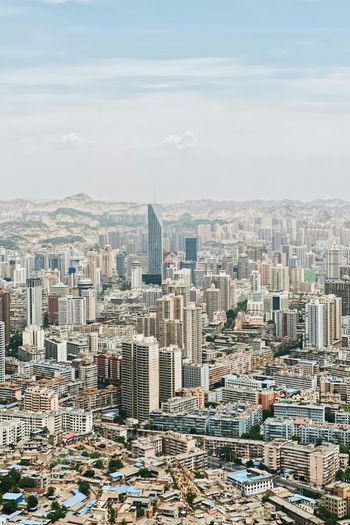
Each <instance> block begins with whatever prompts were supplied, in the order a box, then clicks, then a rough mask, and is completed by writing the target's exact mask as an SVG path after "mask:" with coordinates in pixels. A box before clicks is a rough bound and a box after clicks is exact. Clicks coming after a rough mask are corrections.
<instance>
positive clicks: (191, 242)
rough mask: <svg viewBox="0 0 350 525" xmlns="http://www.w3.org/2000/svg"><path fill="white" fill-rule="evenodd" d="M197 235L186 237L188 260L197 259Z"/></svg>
mask: <svg viewBox="0 0 350 525" xmlns="http://www.w3.org/2000/svg"><path fill="white" fill-rule="evenodd" d="M197 245H198V238H197V237H186V239H185V248H186V261H194V262H196V261H197Z"/></svg>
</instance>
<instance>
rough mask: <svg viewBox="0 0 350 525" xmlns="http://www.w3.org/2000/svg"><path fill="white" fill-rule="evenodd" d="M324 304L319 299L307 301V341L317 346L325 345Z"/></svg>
mask: <svg viewBox="0 0 350 525" xmlns="http://www.w3.org/2000/svg"><path fill="white" fill-rule="evenodd" d="M324 309H325V307H324V304H322V303H321V302H320V301H319V300H318V299H315V300H313V301H311V302H310V303H307V305H306V307H305V311H306V327H305V328H306V330H305V332H306V343H307V344H308V345H310V346H314V347H315V348H323V347H324V315H325V314H324Z"/></svg>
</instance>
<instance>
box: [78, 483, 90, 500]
mask: <svg viewBox="0 0 350 525" xmlns="http://www.w3.org/2000/svg"><path fill="white" fill-rule="evenodd" d="M78 487H79V490H80V492H82V493H83V494H85V496H89V495H90V485H89V483H88V482H87V481H83V480H80V481H79V484H78Z"/></svg>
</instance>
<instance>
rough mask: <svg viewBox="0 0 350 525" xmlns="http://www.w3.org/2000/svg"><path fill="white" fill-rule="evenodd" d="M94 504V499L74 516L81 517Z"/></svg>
mask: <svg viewBox="0 0 350 525" xmlns="http://www.w3.org/2000/svg"><path fill="white" fill-rule="evenodd" d="M95 503H96V500H95V499H92V500H90V501H89V502H88V503H87V504H86V505H85V506H84V507H83V508H82V509H80V510H79V511H78V512H77V513H76V514H77V516H83V515H84V514H86V513H87V512H88V511H89V510H90V509H91V508H92V507H93V506H94V505H95Z"/></svg>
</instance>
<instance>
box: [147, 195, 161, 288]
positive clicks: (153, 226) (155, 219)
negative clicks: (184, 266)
mask: <svg viewBox="0 0 350 525" xmlns="http://www.w3.org/2000/svg"><path fill="white" fill-rule="evenodd" d="M162 269H163V212H162V208H161V206H159V204H149V205H148V275H149V276H154V278H156V279H157V281H158V280H159V281H160V282H161V279H162V273H163V272H162Z"/></svg>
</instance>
